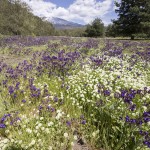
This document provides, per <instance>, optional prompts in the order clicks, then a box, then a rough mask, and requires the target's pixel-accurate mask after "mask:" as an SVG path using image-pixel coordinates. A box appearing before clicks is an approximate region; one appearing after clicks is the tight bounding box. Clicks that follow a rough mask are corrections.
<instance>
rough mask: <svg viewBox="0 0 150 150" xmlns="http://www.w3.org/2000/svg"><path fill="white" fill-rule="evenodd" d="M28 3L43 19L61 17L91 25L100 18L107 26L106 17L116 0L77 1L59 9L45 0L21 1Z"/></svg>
mask: <svg viewBox="0 0 150 150" xmlns="http://www.w3.org/2000/svg"><path fill="white" fill-rule="evenodd" d="M21 1H23V2H26V3H27V4H28V5H29V6H30V7H31V9H32V10H33V13H34V14H35V15H37V16H43V17H60V18H63V19H66V20H69V21H77V20H78V21H80V22H82V23H90V22H91V21H92V20H93V19H94V18H97V17H100V18H102V20H103V22H104V23H105V24H107V22H106V20H105V17H104V16H106V15H107V14H108V13H109V12H110V11H113V2H114V0H103V1H96V0H76V1H74V2H73V3H72V4H71V5H70V6H69V7H68V8H63V7H58V6H57V5H55V4H53V3H51V2H44V1H43V0H21Z"/></svg>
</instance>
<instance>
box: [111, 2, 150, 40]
mask: <svg viewBox="0 0 150 150" xmlns="http://www.w3.org/2000/svg"><path fill="white" fill-rule="evenodd" d="M116 7H117V8H118V9H116V10H115V11H116V13H118V19H117V20H114V21H113V22H114V24H115V25H116V27H117V29H118V32H119V33H120V34H122V35H123V36H130V37H131V39H134V37H135V36H136V35H138V34H142V35H143V36H149V34H150V0H121V2H120V3H119V2H116Z"/></svg>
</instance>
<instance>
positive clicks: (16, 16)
mask: <svg viewBox="0 0 150 150" xmlns="http://www.w3.org/2000/svg"><path fill="white" fill-rule="evenodd" d="M53 32H54V28H53V26H52V24H50V23H48V22H45V21H43V20H42V19H41V18H39V17H37V16H34V15H33V14H32V13H31V12H30V9H29V8H28V7H27V5H26V4H24V3H21V2H20V1H15V0H11V1H9V0H1V1H0V33H1V34H4V35H52V34H53Z"/></svg>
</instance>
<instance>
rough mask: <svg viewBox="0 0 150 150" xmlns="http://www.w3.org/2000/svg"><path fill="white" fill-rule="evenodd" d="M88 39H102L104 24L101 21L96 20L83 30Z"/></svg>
mask: <svg viewBox="0 0 150 150" xmlns="http://www.w3.org/2000/svg"><path fill="white" fill-rule="evenodd" d="M85 33H86V36H88V37H102V36H103V35H104V24H103V22H102V20H101V19H99V18H96V19H95V20H94V21H93V22H92V24H91V25H90V24H88V25H87V28H86V30H85Z"/></svg>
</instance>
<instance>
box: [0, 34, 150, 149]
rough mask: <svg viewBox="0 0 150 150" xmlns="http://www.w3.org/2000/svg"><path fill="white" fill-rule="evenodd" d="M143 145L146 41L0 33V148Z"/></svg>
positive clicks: (148, 69)
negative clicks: (8, 35) (0, 37)
mask: <svg viewBox="0 0 150 150" xmlns="http://www.w3.org/2000/svg"><path fill="white" fill-rule="evenodd" d="M84 148H85V149H88V150H148V149H150V42H149V41H148V40H145V41H144V40H138V41H129V40H114V39H99V38H96V39H95V38H71V37H20V36H12V37H4V38H3V39H1V41H0V149H1V150H80V149H84Z"/></svg>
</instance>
